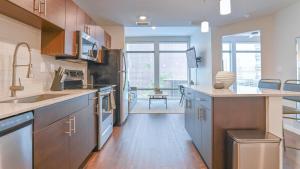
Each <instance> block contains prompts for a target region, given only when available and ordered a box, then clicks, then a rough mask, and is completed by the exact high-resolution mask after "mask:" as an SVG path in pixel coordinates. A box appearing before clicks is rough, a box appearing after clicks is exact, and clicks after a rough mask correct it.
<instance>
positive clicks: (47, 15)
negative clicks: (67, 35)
mask: <svg viewBox="0 0 300 169" xmlns="http://www.w3.org/2000/svg"><path fill="white" fill-rule="evenodd" d="M40 2H41V3H42V4H41V5H40V16H41V17H42V18H44V19H45V20H47V21H49V22H51V23H52V24H54V25H57V26H59V27H60V28H62V29H64V28H65V22H66V1H65V0H47V1H45V0H40Z"/></svg>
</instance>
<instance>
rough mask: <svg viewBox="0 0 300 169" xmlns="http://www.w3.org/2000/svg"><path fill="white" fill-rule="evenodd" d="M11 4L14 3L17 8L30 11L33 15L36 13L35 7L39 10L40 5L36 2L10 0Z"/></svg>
mask: <svg viewBox="0 0 300 169" xmlns="http://www.w3.org/2000/svg"><path fill="white" fill-rule="evenodd" d="M9 2H12V3H14V4H16V5H17V6H19V7H21V8H23V9H26V10H27V11H30V12H32V13H34V7H36V8H37V4H38V3H37V2H36V0H9ZM34 3H35V4H34ZM34 5H35V6H34Z"/></svg>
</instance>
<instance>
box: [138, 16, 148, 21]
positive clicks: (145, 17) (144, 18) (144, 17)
mask: <svg viewBox="0 0 300 169" xmlns="http://www.w3.org/2000/svg"><path fill="white" fill-rule="evenodd" d="M139 19H140V20H141V21H145V20H147V16H143V15H142V16H139Z"/></svg>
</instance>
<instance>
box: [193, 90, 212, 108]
mask: <svg viewBox="0 0 300 169" xmlns="http://www.w3.org/2000/svg"><path fill="white" fill-rule="evenodd" d="M195 100H196V101H197V103H199V104H201V105H202V106H204V107H205V108H207V109H211V108H212V98H211V97H210V96H207V95H204V94H202V93H199V92H196V94H195Z"/></svg>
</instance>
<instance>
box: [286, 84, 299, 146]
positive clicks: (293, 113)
mask: <svg viewBox="0 0 300 169" xmlns="http://www.w3.org/2000/svg"><path fill="white" fill-rule="evenodd" d="M283 90H284V91H291V92H300V80H287V81H285V82H284V86H283ZM284 99H285V100H288V101H292V102H295V103H296V107H288V106H283V118H284V119H289V120H294V121H300V109H299V108H297V105H298V103H300V96H288V97H284ZM283 131H284V130H283ZM283 144H284V149H286V148H287V147H288V146H286V144H285V139H284V132H283ZM288 148H291V149H296V150H300V148H295V147H288Z"/></svg>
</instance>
